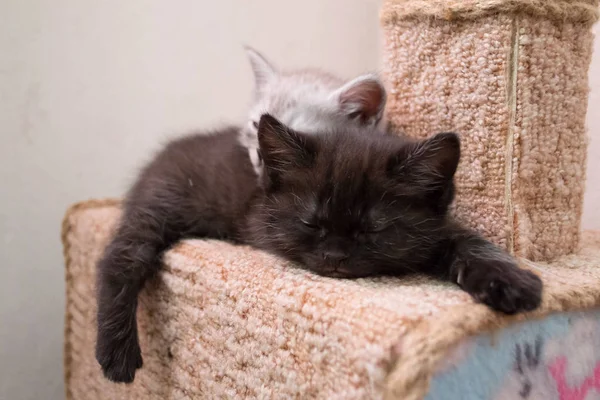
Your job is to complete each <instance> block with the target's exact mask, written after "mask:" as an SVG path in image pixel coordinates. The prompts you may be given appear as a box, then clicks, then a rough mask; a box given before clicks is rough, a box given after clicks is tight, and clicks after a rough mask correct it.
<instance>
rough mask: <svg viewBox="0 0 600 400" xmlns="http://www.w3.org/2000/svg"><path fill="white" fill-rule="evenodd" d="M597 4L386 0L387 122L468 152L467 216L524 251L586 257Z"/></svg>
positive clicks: (460, 203)
mask: <svg viewBox="0 0 600 400" xmlns="http://www.w3.org/2000/svg"><path fill="white" fill-rule="evenodd" d="M597 18H598V0H579V1H575V0H543V1H540V0H478V1H476V0H387V1H386V3H385V5H384V8H383V12H382V26H383V30H384V37H385V70H386V74H387V79H388V81H389V85H390V87H389V89H390V94H389V101H388V109H387V113H388V118H389V119H390V121H391V125H392V127H393V129H395V130H397V131H400V132H403V133H406V134H408V135H410V136H414V137H418V138H423V137H426V136H428V135H431V134H433V133H436V132H440V131H448V130H452V131H456V132H458V133H460V134H461V139H462V143H463V156H462V163H461V166H460V168H459V171H458V174H457V183H458V188H459V196H458V199H457V203H456V214H457V216H458V217H459V218H460V219H462V220H463V221H465V222H466V223H467V224H469V225H470V226H472V227H474V228H476V229H477V230H478V231H480V232H481V233H483V234H485V235H486V236H487V237H488V238H490V239H491V240H493V241H494V242H496V243H498V244H500V245H502V246H505V247H506V248H507V249H508V250H509V251H511V252H514V253H515V254H517V255H519V256H522V257H527V258H529V259H532V260H552V259H555V258H556V257H559V256H561V255H565V254H570V253H572V252H574V251H575V250H576V249H577V248H578V244H579V239H580V219H581V211H582V202H583V192H584V184H585V158H586V142H587V139H586V131H585V115H586V110H587V99H588V67H589V64H590V59H591V54H592V41H593V35H592V32H591V29H590V27H591V25H592V24H593V23H594V22H595V21H596V20H597Z"/></svg>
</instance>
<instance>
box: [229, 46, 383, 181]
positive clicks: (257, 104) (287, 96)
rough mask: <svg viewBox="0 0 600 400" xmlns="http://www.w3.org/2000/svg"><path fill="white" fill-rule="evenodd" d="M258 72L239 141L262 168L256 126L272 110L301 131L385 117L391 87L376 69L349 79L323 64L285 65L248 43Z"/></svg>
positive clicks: (372, 123)
mask: <svg viewBox="0 0 600 400" xmlns="http://www.w3.org/2000/svg"><path fill="white" fill-rule="evenodd" d="M246 53H247V54H248V58H249V59H250V63H251V65H252V70H253V72H254V83H255V90H254V101H253V104H252V106H251V107H250V113H249V116H248V122H247V123H246V125H244V126H243V127H242V129H241V130H240V136H239V141H240V143H241V144H242V145H243V146H244V147H246V148H247V149H248V152H249V154H250V160H251V161H252V165H253V166H254V169H255V171H256V173H257V174H259V175H260V174H261V170H262V160H261V159H260V156H259V154H258V136H257V127H258V121H259V120H260V116H261V115H263V114H265V113H269V114H271V115H272V116H274V117H276V118H277V119H278V120H279V121H281V122H282V123H283V124H285V125H286V126H288V127H290V128H291V129H294V130H297V131H302V132H307V133H311V132H317V131H326V130H329V128H331V127H333V126H335V127H336V128H337V129H340V130H343V128H344V127H345V126H346V127H349V128H352V127H372V126H376V125H378V124H379V123H380V122H381V120H382V117H383V111H384V108H385V102H386V91H385V88H384V86H383V83H382V82H381V80H380V78H379V77H378V76H377V75H376V74H374V73H369V74H364V75H360V76H358V77H356V78H354V79H351V80H349V81H344V80H343V79H341V78H338V77H336V76H334V75H332V74H330V73H328V72H324V71H321V70H319V69H314V68H312V69H301V70H292V71H280V70H278V69H277V68H276V67H274V66H273V65H272V64H271V63H270V62H269V61H268V60H267V59H266V58H265V57H264V56H262V55H261V54H260V53H259V52H258V51H256V50H254V49H252V48H250V47H246Z"/></svg>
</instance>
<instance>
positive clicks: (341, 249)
mask: <svg viewBox="0 0 600 400" xmlns="http://www.w3.org/2000/svg"><path fill="white" fill-rule="evenodd" d="M238 139H239V138H238V131H237V130H236V129H233V128H232V129H225V130H223V131H220V132H215V133H213V134H211V135H208V136H207V135H195V136H188V137H185V138H182V139H178V140H175V141H173V142H171V143H170V144H169V145H168V146H167V147H166V148H165V149H164V150H163V151H162V152H160V153H159V154H158V155H157V156H156V158H155V159H154V160H153V161H152V162H151V163H150V164H149V165H148V166H147V167H146V168H145V169H144V170H143V171H142V173H141V175H140V176H139V178H138V180H137V182H136V183H135V185H134V186H133V187H132V189H131V191H130V192H129V194H128V196H127V198H126V201H125V204H124V211H123V216H122V219H121V222H120V225H119V227H118V229H117V231H116V234H115V236H114V239H113V240H112V242H111V243H110V244H109V246H108V247H107V248H106V250H105V253H104V256H103V258H102V259H101V260H100V262H99V265H98V287H99V292H98V340H97V347H96V358H97V360H98V361H99V363H100V364H101V366H102V370H103V372H104V375H105V376H106V377H107V378H108V379H110V380H113V381H116V382H131V381H133V379H134V376H135V371H136V369H137V368H140V367H141V366H142V356H141V352H140V347H139V342H138V334H137V324H136V309H137V298H138V294H139V292H140V290H141V289H142V287H143V286H144V283H145V282H146V281H147V280H148V279H150V278H152V277H153V276H155V275H156V273H157V272H158V271H159V269H160V265H161V256H162V254H163V253H164V252H165V251H166V250H167V249H168V248H169V247H171V246H172V245H173V244H174V243H175V242H177V241H178V240H180V239H183V238H186V237H207V238H220V239H229V240H231V241H234V242H238V243H246V244H250V245H253V246H255V247H257V248H260V249H264V250H266V251H269V252H271V253H274V254H277V255H279V256H281V257H284V258H286V259H289V260H291V261H294V262H297V263H298V266H300V267H304V268H307V269H309V270H311V271H313V272H315V273H316V274H319V275H323V276H329V277H335V278H357V277H364V276H369V275H374V274H393V275H401V274H404V273H409V272H421V273H427V274H430V275H433V276H437V277H440V278H442V279H447V280H452V281H453V282H458V284H459V285H460V286H461V287H462V288H463V289H464V290H465V291H467V292H468V293H470V294H471V295H472V296H473V297H475V298H476V299H478V300H479V301H481V302H483V303H485V304H487V305H489V306H490V307H492V308H493V309H495V310H498V311H501V312H504V313H508V314H512V313H516V312H520V311H529V310H533V309H535V308H536V307H537V306H538V305H539V303H540V298H541V291H542V283H541V281H540V279H539V278H538V277H537V276H536V275H534V274H532V273H531V272H528V271H526V270H522V269H520V268H519V267H518V266H517V264H516V262H515V260H514V259H513V258H511V257H510V256H509V255H508V254H506V253H504V252H503V251H501V250H500V249H498V248H496V247H495V246H494V245H492V244H491V243H489V242H487V241H486V240H484V239H482V238H481V237H479V236H478V235H477V234H475V233H473V232H470V231H468V230H466V229H464V228H462V227H460V226H459V225H457V224H456V223H454V222H453V221H452V220H450V219H449V217H448V215H447V214H448V207H449V205H450V203H451V202H452V198H453V194H454V184H453V176H454V173H455V171H456V167H457V165H458V162H459V158H460V145H459V140H458V137H457V136H456V135H455V134H452V133H442V134H438V135H436V136H434V137H432V138H431V139H428V140H425V141H422V142H410V141H407V140H406V139H403V138H400V137H397V136H392V135H385V134H382V133H380V132H378V131H377V130H375V129H373V128H360V129H359V128H343V129H336V130H325V131H319V132H318V134H317V135H315V134H305V133H300V132H297V131H294V130H292V129H290V128H288V127H286V126H285V125H283V124H282V123H281V122H279V121H278V120H276V119H275V118H273V117H271V116H269V115H265V116H263V117H261V118H260V122H259V124H258V141H259V151H260V154H261V156H262V159H263V161H264V166H263V168H264V169H263V173H262V176H261V177H260V179H257V175H256V172H255V170H254V168H253V165H252V163H251V161H250V158H249V154H248V151H247V149H246V148H245V147H243V146H242V145H241V144H240V143H239V140H238Z"/></svg>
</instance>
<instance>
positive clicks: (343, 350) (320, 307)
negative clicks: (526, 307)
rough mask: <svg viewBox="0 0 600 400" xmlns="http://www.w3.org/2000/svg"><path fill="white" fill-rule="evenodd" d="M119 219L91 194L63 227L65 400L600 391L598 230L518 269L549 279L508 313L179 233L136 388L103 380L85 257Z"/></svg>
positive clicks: (460, 297) (151, 306) (147, 312)
mask: <svg viewBox="0 0 600 400" xmlns="http://www.w3.org/2000/svg"><path fill="white" fill-rule="evenodd" d="M119 215H120V209H119V206H118V202H117V201H112V200H107V201H89V202H84V203H80V204H76V205H74V206H73V207H72V208H71V209H70V210H69V211H68V213H67V215H66V217H65V220H64V225H63V243H64V249H65V260H66V281H67V305H66V323H65V379H66V388H67V398H68V399H85V400H95V399H144V400H146V399H167V398H169V399H199V398H204V399H219V398H259V399H265V398H277V399H280V398H286V399H287V398H303V399H305V398H318V399H372V398H373V399H376V398H383V397H385V398H388V399H402V400H411V399H415V400H416V399H423V398H425V399H429V400H438V399H456V398H461V399H465V400H470V399H487V398H490V399H519V398H527V399H534V400H538V399H539V400H542V399H544V400H546V399H562V400H565V399H566V400H571V399H582V400H583V399H588V398H587V397H576V396H579V394H581V393H583V394H584V395H588V394H589V393H593V391H594V390H596V391H597V393H598V394H600V389H599V388H598V387H599V385H598V382H600V364H599V361H600V346H598V345H597V344H598V343H599V342H600V338H599V335H600V333H599V332H600V330H599V329H598V326H599V319H598V315H599V314H598V313H597V312H595V311H594V308H595V307H598V306H600V233H594V232H588V233H585V234H584V235H583V248H582V249H581V250H580V251H579V252H578V253H577V254H576V255H570V256H565V257H562V258H560V259H559V260H557V261H555V262H553V263H552V264H542V263H536V264H532V263H530V262H527V265H529V266H530V268H532V269H534V270H536V271H538V272H539V274H540V275H541V276H542V277H543V279H544V282H545V284H546V289H545V293H544V301H543V305H542V307H541V309H540V310H539V311H537V312H536V313H534V314H532V315H520V316H516V317H505V316H502V315H499V314H496V313H494V312H492V311H490V310H489V309H487V308H486V307H484V306H481V305H477V304H474V303H473V301H472V300H471V298H470V297H469V296H468V295H466V294H465V293H463V292H462V291H460V290H459V289H458V288H457V287H455V286H452V285H449V284H444V283H440V282H436V281H431V280H429V279H427V278H424V277H419V276H415V277H409V278H403V279H399V278H377V279H361V280H356V281H352V280H336V279H329V278H322V277H317V276H314V275H312V274H310V273H308V272H305V271H302V270H300V269H297V268H295V267H293V266H292V265H289V264H288V263H286V262H284V261H281V260H279V259H277V258H275V257H273V256H271V255H268V254H265V253H262V252H259V251H256V250H252V249H250V248H246V247H239V246H233V245H230V244H227V243H224V242H218V241H202V240H188V241H185V242H183V243H181V244H180V245H178V246H177V247H176V248H175V249H173V250H171V251H170V252H168V253H167V255H166V256H165V268H164V271H163V272H162V274H161V275H160V277H159V279H157V280H156V282H153V283H152V285H150V286H149V287H148V288H147V289H148V290H146V291H145V292H144V293H143V295H142V297H141V304H140V312H139V320H140V337H141V342H142V349H143V350H142V351H143V356H144V367H143V368H142V369H141V370H140V371H138V373H137V374H136V380H135V382H134V383H133V384H132V385H129V386H125V385H117V384H113V383H110V382H108V381H107V380H105V379H104V378H103V376H102V373H101V371H100V367H99V365H98V363H97V362H96V360H95V358H94V342H95V335H96V332H95V318H96V315H95V312H96V304H95V264H96V262H97V260H98V258H99V257H100V254H101V252H102V250H103V248H104V246H105V245H106V244H107V242H108V240H109V237H110V234H111V232H112V229H114V227H115V224H116V223H117V221H118V218H119ZM582 310H588V311H587V312H581V311H582ZM565 311H568V312H570V313H564V312H565ZM490 332H491V333H490ZM477 335H479V336H477ZM576 343H577V344H579V346H576V345H575V344H576ZM582 346H583V347H582ZM585 346H587V347H585ZM579 348H582V349H584V350H581V351H575V349H579ZM527 382H529V383H527ZM542 383H543V384H544V385H545V387H546V389H544V390H546V391H544V392H541V391H540V390H541V389H539V388H540V387H539V385H540V384H542ZM527 387H529V389H527ZM428 393H429V394H428ZM456 393H460V394H461V395H460V397H456ZM515 393H517V394H518V396H521V397H518V396H517V395H516V394H515ZM519 393H520V394H519ZM540 393H541V394H540ZM548 393H550V394H548ZM569 393H571V394H572V395H573V396H575V397H568V396H567V395H569ZM573 393H575V394H573ZM482 396H483V397H482ZM544 396H547V397H544ZM590 398H591V397H590Z"/></svg>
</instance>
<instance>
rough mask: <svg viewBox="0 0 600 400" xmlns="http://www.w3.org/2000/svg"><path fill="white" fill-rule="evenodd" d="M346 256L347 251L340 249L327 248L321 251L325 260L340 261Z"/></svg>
mask: <svg viewBox="0 0 600 400" xmlns="http://www.w3.org/2000/svg"><path fill="white" fill-rule="evenodd" d="M346 258H348V253H346V252H343V251H340V250H328V251H324V252H323V259H324V260H327V261H333V262H340V261H344V260H345V259H346Z"/></svg>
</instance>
